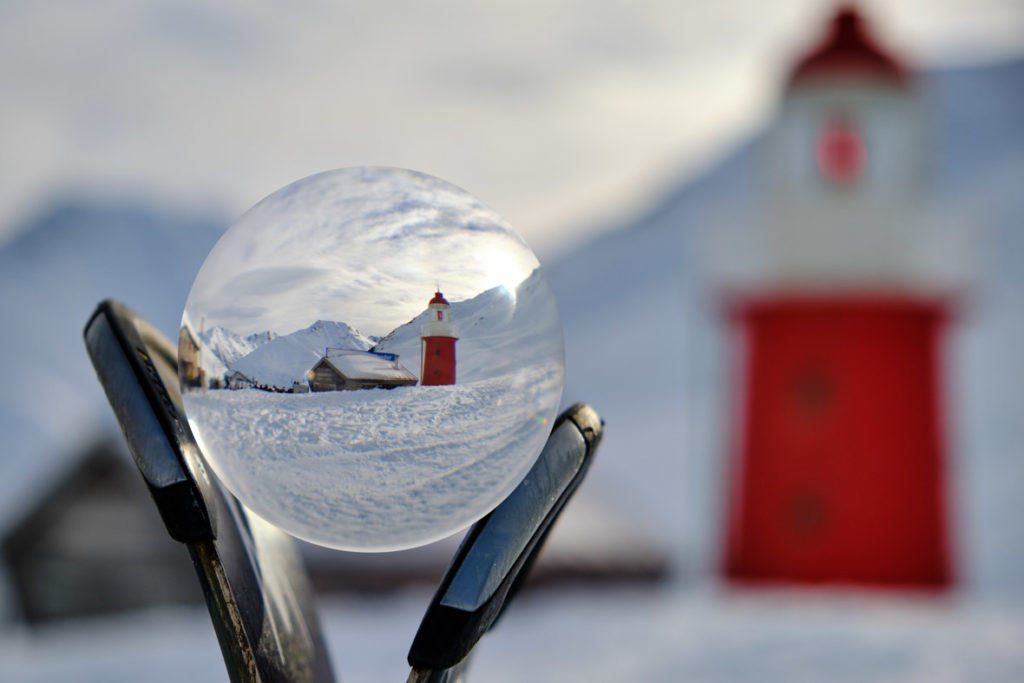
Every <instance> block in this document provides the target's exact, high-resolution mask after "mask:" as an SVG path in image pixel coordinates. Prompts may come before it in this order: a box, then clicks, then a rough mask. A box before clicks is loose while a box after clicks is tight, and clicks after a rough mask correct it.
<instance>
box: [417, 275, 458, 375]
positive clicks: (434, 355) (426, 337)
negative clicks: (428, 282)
mask: <svg viewBox="0 0 1024 683" xmlns="http://www.w3.org/2000/svg"><path fill="white" fill-rule="evenodd" d="M438 290H439V291H437V292H435V293H434V298H433V299H431V300H430V304H429V305H428V306H427V321H426V322H425V323H423V326H422V327H421V332H420V359H421V362H420V384H421V385H423V386H438V385H444V384H455V342H456V341H458V337H456V336H455V334H456V331H455V325H454V324H452V307H451V304H449V303H448V301H447V300H446V299H445V298H444V295H443V294H441V292H440V288H438Z"/></svg>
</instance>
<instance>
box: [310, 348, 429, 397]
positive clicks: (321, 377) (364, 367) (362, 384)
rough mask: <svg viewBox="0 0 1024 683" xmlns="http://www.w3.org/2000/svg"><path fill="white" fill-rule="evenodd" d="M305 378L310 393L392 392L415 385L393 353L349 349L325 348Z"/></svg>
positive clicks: (414, 379) (409, 374)
mask: <svg viewBox="0 0 1024 683" xmlns="http://www.w3.org/2000/svg"><path fill="white" fill-rule="evenodd" d="M306 377H307V378H308V379H309V388H310V390H311V391H348V390H354V389H394V388H395V387H406V386H412V385H414V384H416V382H417V379H416V376H415V375H414V374H412V373H411V372H409V370H407V369H406V368H405V367H403V366H402V364H401V363H399V362H398V356H396V355H395V354H393V353H376V352H373V351H357V350H350V349H328V350H327V355H326V356H324V357H323V358H321V359H320V360H319V361H317V363H316V365H314V366H313V367H312V369H311V370H310V371H309V372H307V373H306Z"/></svg>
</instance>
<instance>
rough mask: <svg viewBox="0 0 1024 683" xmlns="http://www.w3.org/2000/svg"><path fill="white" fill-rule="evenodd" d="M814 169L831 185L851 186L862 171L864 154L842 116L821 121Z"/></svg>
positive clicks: (854, 133) (855, 131)
mask: <svg viewBox="0 0 1024 683" xmlns="http://www.w3.org/2000/svg"><path fill="white" fill-rule="evenodd" d="M817 147H818V149H817V156H818V169H819V170H820V171H821V174H822V175H823V176H825V180H827V181H829V182H830V183H832V184H833V185H851V184H853V183H855V182H857V181H858V180H860V177H861V174H862V173H863V172H864V164H865V161H866V157H867V151H866V150H865V147H864V142H863V140H861V136H860V133H859V132H858V131H857V129H856V128H855V127H854V125H853V124H852V123H851V122H850V121H849V119H847V118H846V117H843V116H836V117H834V118H832V119H830V120H828V121H826V122H825V125H824V126H822V128H821V131H820V132H819V133H818V145H817Z"/></svg>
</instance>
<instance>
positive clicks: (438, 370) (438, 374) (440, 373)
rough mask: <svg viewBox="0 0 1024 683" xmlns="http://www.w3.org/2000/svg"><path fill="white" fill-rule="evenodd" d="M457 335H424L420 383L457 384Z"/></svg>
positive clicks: (428, 384) (427, 384)
mask: <svg viewBox="0 0 1024 683" xmlns="http://www.w3.org/2000/svg"><path fill="white" fill-rule="evenodd" d="M455 341H456V339H455V337H423V372H422V376H421V377H420V384H421V385H425V386H432V385H434V386H436V385H442V384H455Z"/></svg>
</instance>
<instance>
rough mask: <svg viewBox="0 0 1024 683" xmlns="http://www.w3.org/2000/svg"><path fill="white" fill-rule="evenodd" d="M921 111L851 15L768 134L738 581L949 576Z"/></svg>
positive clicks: (934, 579)
mask: <svg viewBox="0 0 1024 683" xmlns="http://www.w3.org/2000/svg"><path fill="white" fill-rule="evenodd" d="M924 127H925V126H924V122H923V120H922V107H921V102H920V101H919V100H918V98H917V95H916V92H915V88H914V83H913V82H912V79H911V77H910V75H909V73H908V71H907V69H906V68H905V67H904V66H903V65H902V64H901V63H900V62H899V61H898V60H897V59H896V58H895V57H893V56H892V55H890V54H889V53H888V52H887V51H886V50H885V49H883V48H882V47H881V46H880V45H879V43H878V42H877V41H876V40H875V39H874V38H873V37H872V35H871V34H870V32H869V30H868V28H867V27H866V25H865V23H864V21H863V20H862V19H861V17H860V16H859V15H858V13H857V12H856V11H855V10H853V9H852V8H843V9H841V10H839V11H838V12H837V14H836V15H835V16H834V18H833V19H832V21H831V24H830V27H829V30H828V32H827V35H825V36H824V38H823V40H822V41H821V42H820V43H819V44H818V45H816V46H815V47H814V48H813V49H812V50H811V51H809V52H808V53H807V54H806V55H805V56H804V57H803V58H801V59H800V60H799V61H798V62H797V64H796V66H795V68H794V70H793V72H792V75H791V77H790V79H789V82H788V83H787V86H786V88H785V91H784V94H783V99H782V102H781V106H780V111H779V114H778V116H777V119H776V120H775V122H774V123H773V125H772V127H771V129H770V130H769V131H768V134H767V136H766V140H765V144H766V154H765V156H764V158H763V161H764V162H765V163H766V164H768V165H769V166H770V168H769V169H767V172H765V173H763V174H762V187H763V189H765V190H766V196H765V201H766V211H765V214H766V224H765V225H764V226H763V228H764V230H765V240H764V252H763V258H764V263H763V264H762V267H761V271H762V272H760V274H759V279H758V281H757V282H756V286H753V287H748V288H747V289H746V290H741V291H739V292H736V291H734V292H732V294H733V295H734V300H733V303H734V305H733V306H732V307H731V310H732V311H733V313H734V314H735V322H736V325H737V328H738V332H739V336H740V339H741V344H740V345H739V347H738V348H739V349H741V353H740V355H739V356H738V357H737V367H738V368H740V377H739V379H740V383H739V385H738V386H739V391H740V396H739V397H738V398H739V400H736V401H734V402H733V404H732V406H733V409H734V412H735V415H734V419H733V421H732V422H733V424H734V425H735V429H736V431H735V433H734V434H733V447H734V451H733V460H732V470H731V481H730V486H729V493H728V495H729V505H728V510H727V513H726V517H727V519H726V523H727V528H726V540H725V563H724V571H725V574H726V575H727V576H728V577H729V578H730V579H733V580H739V581H804V582H806V581H811V582H820V581H827V582H834V581H839V582H848V583H858V584H875V585H889V586H896V585H904V586H918V587H928V586H931V587H941V586H945V585H948V583H949V582H950V581H951V567H950V559H949V552H950V548H949V540H948V526H947V519H946V515H947V511H946V497H945V485H946V484H945V477H944V473H945V466H944V461H945V450H946V446H945V441H944V434H945V428H944V425H943V420H942V411H941V400H940V399H941V389H942V382H941V378H940V368H941V364H940V353H941V338H942V332H943V326H944V322H945V320H946V317H947V316H946V312H947V311H946V309H947V302H948V301H949V300H950V297H951V296H952V295H954V294H955V292H952V291H951V289H952V287H950V286H949V283H944V282H942V281H941V277H936V275H935V273H934V272H932V271H929V269H928V267H927V266H926V265H924V264H922V263H921V257H920V254H921V253H922V252H925V251H927V249H925V247H926V246H927V244H928V241H929V239H930V235H929V231H928V226H927V225H925V224H924V221H922V220H921V219H920V217H919V216H918V215H917V207H918V206H919V205H920V203H921V197H920V189H921V185H922V184H923V178H922V171H923V167H924V154H923V151H924V145H923V139H922V136H921V134H920V132H921V131H922V130H923V129H924Z"/></svg>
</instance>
